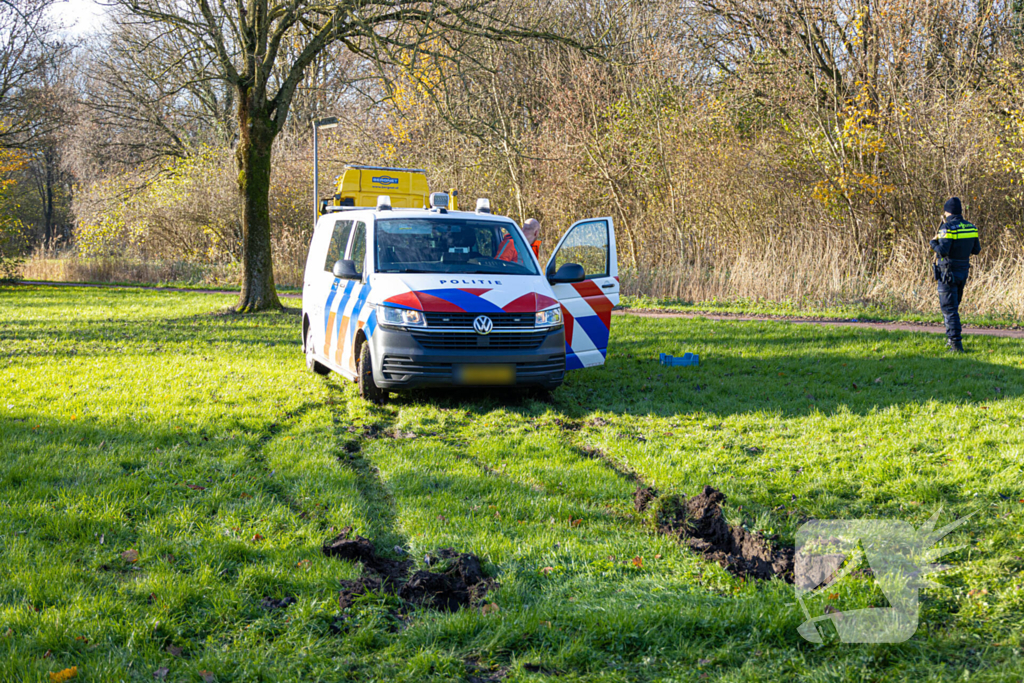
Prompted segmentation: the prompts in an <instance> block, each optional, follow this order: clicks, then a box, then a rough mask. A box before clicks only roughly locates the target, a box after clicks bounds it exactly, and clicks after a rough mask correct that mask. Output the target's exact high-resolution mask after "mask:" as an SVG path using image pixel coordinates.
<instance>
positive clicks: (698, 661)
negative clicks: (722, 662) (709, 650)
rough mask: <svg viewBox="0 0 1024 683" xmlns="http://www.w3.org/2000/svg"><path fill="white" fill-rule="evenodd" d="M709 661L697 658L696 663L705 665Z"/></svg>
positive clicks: (709, 661)
mask: <svg viewBox="0 0 1024 683" xmlns="http://www.w3.org/2000/svg"><path fill="white" fill-rule="evenodd" d="M710 663H711V660H710V659H698V660H697V664H699V665H701V666H707V665H708V664H710Z"/></svg>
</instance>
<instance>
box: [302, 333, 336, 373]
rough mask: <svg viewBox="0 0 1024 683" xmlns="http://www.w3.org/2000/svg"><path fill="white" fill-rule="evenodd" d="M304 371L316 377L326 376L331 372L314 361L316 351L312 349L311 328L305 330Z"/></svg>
mask: <svg viewBox="0 0 1024 683" xmlns="http://www.w3.org/2000/svg"><path fill="white" fill-rule="evenodd" d="M306 369H307V370H311V371H312V372H315V373H316V374H318V375H326V374H327V373H329V372H330V371H331V369H330V368H329V367H327V366H326V365H322V364H321V363H320V361H318V360H317V359H316V349H315V348H314V347H313V328H312V327H310V328H309V329H308V330H306Z"/></svg>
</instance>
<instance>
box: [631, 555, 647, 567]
mask: <svg viewBox="0 0 1024 683" xmlns="http://www.w3.org/2000/svg"><path fill="white" fill-rule="evenodd" d="M633 566H634V567H643V566H644V558H642V557H640V556H639V555H637V556H636V557H634V558H633Z"/></svg>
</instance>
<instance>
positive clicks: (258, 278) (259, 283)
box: [235, 92, 282, 313]
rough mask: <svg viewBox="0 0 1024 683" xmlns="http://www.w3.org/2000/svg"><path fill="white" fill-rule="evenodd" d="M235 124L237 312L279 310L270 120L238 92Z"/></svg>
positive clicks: (245, 96) (272, 142)
mask: <svg viewBox="0 0 1024 683" xmlns="http://www.w3.org/2000/svg"><path fill="white" fill-rule="evenodd" d="M238 123H239V130H240V131H241V139H240V140H239V142H238V151H237V157H238V190H239V192H240V193H241V198H242V294H241V296H240V297H239V299H238V304H237V305H236V306H235V310H237V311H238V312H239V313H252V312H255V311H265V310H280V309H281V308H282V306H281V301H280V300H279V299H278V298H277V289H276V288H275V287H274V264H273V257H272V254H271V247H270V161H271V152H272V150H273V147H274V137H275V135H276V132H275V130H274V123H273V121H272V120H271V118H270V115H269V114H268V113H267V112H265V111H259V110H254V109H253V107H252V102H251V101H250V98H249V96H248V93H245V92H242V93H240V97H239V102H238Z"/></svg>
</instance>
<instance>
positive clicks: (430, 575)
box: [322, 527, 497, 612]
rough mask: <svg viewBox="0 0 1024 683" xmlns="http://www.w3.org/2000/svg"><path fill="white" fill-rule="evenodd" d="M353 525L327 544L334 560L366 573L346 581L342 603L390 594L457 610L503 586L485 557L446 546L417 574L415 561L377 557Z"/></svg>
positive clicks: (348, 604)
mask: <svg viewBox="0 0 1024 683" xmlns="http://www.w3.org/2000/svg"><path fill="white" fill-rule="evenodd" d="M351 533H352V527H345V528H344V529H342V531H341V533H340V534H338V536H336V537H335V538H333V539H331V540H330V541H327V542H326V543H324V544H323V548H322V551H323V553H324V555H327V556H328V557H337V558H338V559H342V560H349V561H355V562H359V563H360V564H362V565H363V575H362V576H361V577H360V578H358V579H356V580H354V581H342V582H341V591H340V593H339V594H338V605H339V606H340V607H341V608H342V609H347V608H348V607H351V606H352V604H353V603H354V602H355V599H356V598H358V597H359V596H360V595H365V594H366V593H373V592H384V593H391V594H393V595H397V596H398V597H400V598H401V599H402V600H404V601H405V602H407V603H409V604H412V605H418V606H422V607H427V608H430V609H436V610H440V611H444V612H454V611H456V610H458V609H459V608H461V607H468V606H470V605H472V604H475V603H477V602H479V601H480V600H481V599H482V598H483V597H484V596H485V595H486V594H487V592H488V591H489V590H491V589H492V588H495V587H496V586H497V583H496V582H495V581H494V580H493V579H489V578H487V577H486V576H485V575H484V572H483V567H482V566H481V564H480V558H478V557H477V556H476V555H473V554H472V553H460V552H457V551H455V550H453V549H451V548H444V549H442V550H440V551H438V552H437V553H435V554H433V555H428V556H427V557H426V562H427V565H428V566H430V567H431V570H419V571H416V572H413V573H412V575H411V576H410V575H409V572H410V571H411V570H412V566H413V562H412V561H411V560H389V559H387V558H386V557H381V556H380V555H378V554H377V551H376V549H375V548H374V546H373V543H372V542H371V541H369V540H368V539H365V538H363V537H362V536H356V537H354V538H349V535H350V534H351Z"/></svg>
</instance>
